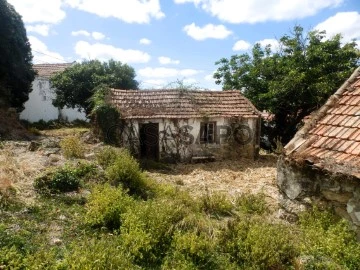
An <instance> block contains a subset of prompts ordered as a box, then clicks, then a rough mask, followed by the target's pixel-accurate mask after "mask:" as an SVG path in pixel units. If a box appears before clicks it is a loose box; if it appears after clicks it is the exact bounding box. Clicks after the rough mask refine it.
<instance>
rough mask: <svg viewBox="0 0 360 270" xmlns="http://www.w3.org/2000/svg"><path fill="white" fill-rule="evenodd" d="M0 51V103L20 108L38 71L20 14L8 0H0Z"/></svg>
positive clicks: (19, 109) (0, 104)
mask: <svg viewBox="0 0 360 270" xmlns="http://www.w3.org/2000/svg"><path fill="white" fill-rule="evenodd" d="M0 55H1V57H0V106H1V107H3V106H11V107H15V108H17V109H18V111H21V110H23V109H24V107H23V104H24V102H25V101H26V100H28V96H29V92H30V91H31V82H32V81H33V80H34V77H35V72H34V70H33V68H32V63H31V61H32V54H31V48H30V43H29V41H28V38H27V36H26V31H25V28H24V24H23V22H22V19H21V16H20V15H19V14H18V13H17V12H16V11H15V9H14V7H13V6H12V5H10V4H8V3H7V1H6V0H0Z"/></svg>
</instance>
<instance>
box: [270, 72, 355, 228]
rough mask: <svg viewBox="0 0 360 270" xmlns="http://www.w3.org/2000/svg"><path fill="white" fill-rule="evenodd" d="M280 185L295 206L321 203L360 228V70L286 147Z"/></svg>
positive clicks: (281, 166)
mask: <svg viewBox="0 0 360 270" xmlns="http://www.w3.org/2000/svg"><path fill="white" fill-rule="evenodd" d="M277 180H278V185H279V187H280V189H281V190H282V191H283V193H284V195H285V196H286V198H288V199H291V200H292V202H296V201H298V202H304V201H309V200H310V201H311V200H312V199H317V200H318V199H322V200H324V201H325V202H328V203H329V204H330V205H331V206H333V207H334V209H335V211H336V212H337V213H338V214H340V215H342V216H343V217H345V218H347V219H349V220H351V221H352V222H353V224H355V225H357V226H360V69H359V68H358V69H356V71H355V72H354V73H353V74H352V76H351V77H350V78H349V79H348V80H347V81H346V82H345V83H344V84H343V85H342V86H341V87H340V88H339V89H338V90H337V91H336V93H335V94H334V95H332V96H331V97H330V98H329V99H328V101H327V102H326V104H325V105H323V106H322V107H321V108H320V109H319V110H318V111H317V112H316V113H313V114H312V115H311V117H310V119H308V120H307V121H306V124H305V125H304V127H303V128H302V129H301V130H299V131H298V132H297V134H296V135H295V137H294V138H293V139H292V140H291V141H290V142H289V143H288V144H287V145H286V147H285V156H284V157H283V158H282V159H280V160H279V162H278V179H277ZM359 228H360V227H359Z"/></svg>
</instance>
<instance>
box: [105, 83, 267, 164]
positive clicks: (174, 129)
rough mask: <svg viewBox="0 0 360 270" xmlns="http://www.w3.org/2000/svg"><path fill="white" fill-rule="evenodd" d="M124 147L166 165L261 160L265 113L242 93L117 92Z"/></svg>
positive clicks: (115, 102)
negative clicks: (180, 162)
mask: <svg viewBox="0 0 360 270" xmlns="http://www.w3.org/2000/svg"><path fill="white" fill-rule="evenodd" d="M110 102H111V103H112V104H113V105H115V106H116V107H117V108H118V110H119V112H120V115H121V121H120V123H119V124H118V127H119V129H118V130H119V132H121V134H120V135H121V136H120V138H121V140H122V142H121V143H122V144H123V146H125V147H127V148H129V149H130V150H131V151H132V152H133V154H135V155H136V156H138V157H139V158H147V159H155V160H162V161H177V160H180V161H196V160H203V159H204V160H205V159H210V160H215V159H216V160H218V159H226V158H237V157H248V158H252V159H253V158H256V157H257V156H258V152H259V143H260V142H259V141H260V121H261V118H260V113H259V111H258V110H257V109H256V108H255V107H254V106H253V105H252V104H251V102H250V101H249V100H247V99H246V98H244V97H243V96H242V95H241V93H240V91H237V90H233V91H187V90H151V91H145V90H118V89H112V96H111V99H110Z"/></svg>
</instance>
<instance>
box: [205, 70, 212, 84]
mask: <svg viewBox="0 0 360 270" xmlns="http://www.w3.org/2000/svg"><path fill="white" fill-rule="evenodd" d="M214 73H215V71H214V72H213V73H211V74H208V75H206V76H205V77H204V80H205V81H208V82H214V81H215V79H214Z"/></svg>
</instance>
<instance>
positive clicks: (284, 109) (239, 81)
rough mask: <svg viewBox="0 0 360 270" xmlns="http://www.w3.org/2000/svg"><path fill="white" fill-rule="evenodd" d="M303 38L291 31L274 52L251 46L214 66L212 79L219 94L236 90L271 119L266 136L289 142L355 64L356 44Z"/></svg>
mask: <svg viewBox="0 0 360 270" xmlns="http://www.w3.org/2000/svg"><path fill="white" fill-rule="evenodd" d="M325 36H326V33H325V31H321V32H319V31H311V32H309V33H307V34H305V33H304V31H303V28H302V27H300V26H295V27H294V29H293V32H292V33H291V34H290V35H284V36H283V37H281V38H280V40H279V48H278V49H277V50H276V51H272V48H271V46H270V45H268V46H266V47H265V48H262V47H261V46H260V44H255V45H254V47H253V49H252V53H251V54H248V53H245V54H241V55H233V56H231V58H230V59H226V58H223V59H221V60H219V61H218V62H216V65H219V68H218V69H217V72H216V73H215V74H214V78H215V79H216V83H217V84H222V85H223V89H224V90H228V89H239V90H240V91H242V92H243V94H244V95H245V96H246V97H247V98H249V99H250V100H251V101H252V102H253V103H254V105H255V106H256V107H257V108H258V109H259V110H267V111H269V112H270V113H272V114H274V119H273V121H272V123H270V125H269V126H268V128H269V127H270V129H269V130H267V135H268V137H269V138H270V139H271V141H273V140H274V139H275V138H276V137H280V138H281V140H282V142H283V143H286V142H288V141H289V140H290V139H291V138H292V137H293V135H294V134H295V132H296V130H297V128H298V126H299V123H300V122H301V120H302V119H303V118H304V117H305V116H307V115H309V114H310V113H311V112H313V111H314V110H316V109H318V108H319V107H320V106H321V105H323V104H324V102H325V101H326V99H327V98H328V97H329V96H330V95H331V94H333V93H334V92H335V91H336V89H337V88H339V87H340V85H341V84H342V83H343V82H344V81H345V80H346V79H347V78H348V77H349V76H350V74H351V73H352V72H353V69H354V68H355V67H356V66H357V64H358V63H359V55H360V54H359V50H358V49H356V43H355V42H350V43H346V44H343V43H342V41H341V35H340V34H338V35H336V36H334V37H332V38H330V39H326V38H325Z"/></svg>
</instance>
